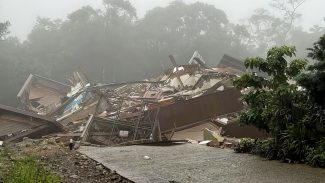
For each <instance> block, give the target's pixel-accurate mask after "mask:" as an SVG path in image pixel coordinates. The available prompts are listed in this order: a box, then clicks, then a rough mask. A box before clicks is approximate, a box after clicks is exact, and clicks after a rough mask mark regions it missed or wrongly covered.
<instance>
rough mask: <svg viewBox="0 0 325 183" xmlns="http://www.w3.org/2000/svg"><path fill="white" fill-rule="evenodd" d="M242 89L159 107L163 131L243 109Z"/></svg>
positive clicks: (179, 128) (180, 127)
mask: <svg viewBox="0 0 325 183" xmlns="http://www.w3.org/2000/svg"><path fill="white" fill-rule="evenodd" d="M240 96H241V93H240V91H238V90H237V89H235V88H230V89H227V90H224V91H220V92H216V93H212V94H208V95H204V96H200V97H196V98H192V99H189V100H183V101H177V102H175V103H174V104H171V105H167V106H163V107H161V108H160V109H159V124H160V130H161V132H162V133H164V132H169V131H172V130H176V131H177V130H181V129H185V128H188V127H191V126H193V125H195V124H197V123H198V122H201V121H204V120H207V119H210V118H212V117H216V116H219V115H223V114H228V113H232V112H236V111H240V110H241V109H243V104H242V103H241V102H240V101H239V97H240Z"/></svg>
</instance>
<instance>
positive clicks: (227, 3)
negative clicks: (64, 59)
mask: <svg viewBox="0 0 325 183" xmlns="http://www.w3.org/2000/svg"><path fill="white" fill-rule="evenodd" d="M172 1H173V0H154V1H152V0H130V2H131V4H132V5H133V6H134V7H135V8H136V10H137V15H138V17H139V18H143V17H144V15H145V13H146V12H147V11H148V10H151V9H153V8H155V7H157V6H160V7H166V6H167V5H168V4H169V3H170V2H172ZM197 1H199V2H203V3H208V4H211V5H214V6H215V7H216V8H219V9H222V10H223V11H224V12H225V13H226V14H227V16H228V19H229V20H230V21H232V22H236V23H240V22H241V21H242V20H244V19H245V18H248V17H249V16H251V15H252V14H253V12H254V10H255V9H258V8H266V9H270V7H269V4H270V3H271V2H272V0H263V1H261V0H245V1H242V0H185V1H184V2H185V3H187V4H190V3H194V2H197ZM87 5H89V6H91V7H93V8H95V9H103V8H104V7H103V3H102V0H69V1H66V0H55V1H53V0H28V1H21V0H0V21H6V20H9V21H10V22H11V23H12V26H11V27H10V31H11V33H10V35H12V36H17V37H18V38H20V39H21V40H25V39H26V38H27V35H28V33H29V32H30V31H31V29H32V28H33V25H34V24H35V23H36V18H37V17H38V16H39V17H46V18H51V19H66V18H67V15H68V14H69V13H71V12H73V11H76V10H77V9H79V8H81V7H82V6H87ZM323 7H324V1H323V0H307V1H306V2H305V3H304V5H303V6H301V7H300V8H299V9H298V12H299V13H301V14H302V15H303V16H302V17H301V19H300V20H299V21H298V22H297V25H300V26H303V27H304V29H305V30H308V29H309V28H310V27H312V26H313V25H317V24H322V25H324V21H323V19H322V17H324V16H325V13H324V9H323ZM276 14H277V13H276Z"/></svg>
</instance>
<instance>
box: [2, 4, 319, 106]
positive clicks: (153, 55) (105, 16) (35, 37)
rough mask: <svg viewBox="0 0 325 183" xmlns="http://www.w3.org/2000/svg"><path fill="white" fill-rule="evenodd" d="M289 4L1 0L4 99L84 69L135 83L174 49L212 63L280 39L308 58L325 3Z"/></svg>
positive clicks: (259, 50)
mask: <svg viewBox="0 0 325 183" xmlns="http://www.w3.org/2000/svg"><path fill="white" fill-rule="evenodd" d="M283 2H284V3H283ZM290 2H293V3H296V4H290ZM290 2H287V1H286V0H269V1H261V0H245V1H242V0H227V1H225V0H224V1H221V0H205V1H204V0H201V1H194V0H186V1H171V0H155V1H152V0H130V1H127V0H104V1H102V0H69V1H66V0H56V1H49V0H29V1H18V0H0V22H1V24H0V25H1V26H0V39H1V40H0V63H1V67H0V84H1V88H6V90H3V89H1V90H0V103H3V104H8V105H15V101H16V94H17V93H18V91H19V89H20V87H21V86H22V85H23V83H24V81H25V80H26V78H27V77H28V75H29V74H30V73H34V74H39V75H42V76H45V77H49V78H52V79H55V80H58V81H62V82H64V81H66V78H67V76H69V74H71V72H73V71H75V70H79V71H82V72H84V73H85V74H86V75H87V76H88V77H89V79H90V80H91V81H92V82H95V83H96V82H104V83H108V82H123V81H132V80H140V79H144V78H148V77H152V76H157V75H158V74H160V73H162V72H163V70H164V69H166V68H170V67H171V66H172V65H171V63H170V61H169V59H168V55H169V54H173V55H174V57H175V59H176V62H177V63H178V64H185V63H187V61H188V60H189V59H190V58H191V56H192V54H193V52H194V51H196V50H198V51H199V52H200V54H201V55H202V56H203V58H204V60H205V61H206V62H207V63H208V64H209V65H211V66H215V65H216V63H217V61H218V60H220V58H221V57H222V56H223V55H224V54H229V55H231V56H233V57H237V58H239V59H242V60H244V59H245V58H246V57H248V56H257V55H260V56H265V52H266V50H267V49H269V48H271V47H272V46H276V45H283V44H286V45H295V46H296V47H297V55H298V56H299V57H303V58H304V57H305V56H306V54H307V52H306V48H308V47H311V46H312V43H313V42H315V41H316V40H317V39H318V38H319V37H320V35H322V34H324V33H325V28H324V26H325V24H324V17H325V12H324V10H323V7H324V5H325V2H324V1H322V0H307V1H302V0H293V1H290ZM272 3H273V5H270V4H272ZM299 3H301V5H300V4H299ZM297 4H299V6H297ZM277 5H279V6H277ZM292 5H293V6H292ZM295 6H296V8H295V9H292V7H295ZM281 9H282V10H281ZM283 9H285V11H283ZM289 15H290V16H289ZM6 21H8V22H10V25H9V24H6V23H4V22H6ZM315 25H316V26H315Z"/></svg>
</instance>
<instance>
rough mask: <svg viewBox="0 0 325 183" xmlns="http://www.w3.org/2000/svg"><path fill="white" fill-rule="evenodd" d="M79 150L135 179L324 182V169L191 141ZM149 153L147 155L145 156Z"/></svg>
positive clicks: (154, 182)
mask: <svg viewBox="0 0 325 183" xmlns="http://www.w3.org/2000/svg"><path fill="white" fill-rule="evenodd" d="M79 152H81V153H83V154H85V155H87V156H89V157H90V158H92V159H94V160H96V161H98V162H100V163H102V164H103V165H105V166H106V167H108V168H110V169H113V170H116V171H117V173H119V174H120V175H122V176H124V177H126V178H128V179H130V180H133V181H135V182H145V183H146V182H148V183H156V182H158V183H160V182H172V181H175V182H182V183H183V182H189V183H190V182H191V183H192V182H193V183H198V182H204V183H206V182H222V183H225V182H234V183H243V182H249V183H255V182H256V183H260V182H269V183H275V182H277V183H282V182H285V183H291V182H292V183H300V182H301V183H317V182H325V169H319V168H312V167H309V166H306V165H293V164H286V163H280V162H278V161H267V160H264V159H262V158H259V157H257V156H253V155H248V154H236V153H234V152H233V151H232V150H230V149H219V148H213V147H206V146H202V145H195V144H182V145H173V146H124V147H102V148H100V147H87V146H83V147H81V148H80V149H79ZM144 156H149V157H150V159H145V158H144Z"/></svg>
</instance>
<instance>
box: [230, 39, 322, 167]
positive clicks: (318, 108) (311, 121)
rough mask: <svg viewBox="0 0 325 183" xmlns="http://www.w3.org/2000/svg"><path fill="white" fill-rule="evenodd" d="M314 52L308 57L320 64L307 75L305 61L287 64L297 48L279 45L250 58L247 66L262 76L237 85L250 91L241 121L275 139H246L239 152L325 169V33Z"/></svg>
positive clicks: (242, 79)
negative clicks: (265, 53) (264, 55)
mask: <svg viewBox="0 0 325 183" xmlns="http://www.w3.org/2000/svg"><path fill="white" fill-rule="evenodd" d="M309 50H310V51H311V52H310V53H309V54H308V56H309V57H310V58H312V59H316V60H317V62H316V63H315V64H314V65H311V66H309V67H308V69H307V72H303V71H304V68H305V66H306V64H307V62H306V60H301V59H294V60H292V61H288V58H290V57H292V56H294V55H295V48H294V47H287V46H282V47H274V48H272V49H270V50H269V51H268V52H267V57H266V59H263V58H261V57H256V58H248V59H246V61H245V66H246V67H247V68H250V69H255V70H258V72H257V73H255V72H253V71H252V72H250V73H248V74H245V75H243V76H241V77H240V78H238V79H237V80H235V81H234V85H235V86H236V87H237V88H239V89H246V90H247V92H246V93H245V94H244V95H243V97H242V100H243V102H244V103H245V104H246V105H247V108H246V110H245V111H244V112H243V113H242V114H241V115H240V122H241V123H244V124H252V125H255V126H256V127H258V128H260V129H263V130H265V131H267V132H268V133H269V134H270V135H271V137H272V138H271V139H268V140H262V141H261V140H251V139H243V140H242V141H241V142H240V144H239V145H238V147H237V148H236V149H235V151H236V152H247V153H253V154H258V155H261V156H263V157H267V158H269V159H279V160H283V161H288V162H302V163H306V164H310V165H313V166H319V167H325V153H324V152H325V138H324V137H325V119H324V116H325V115H324V114H325V110H324V109H325V102H324V99H325V84H324V81H325V74H324V73H325V72H324V71H325V35H324V36H322V37H321V38H320V40H319V41H318V42H317V43H315V44H314V47H313V48H310V49H309ZM299 87H302V88H301V89H299Z"/></svg>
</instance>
